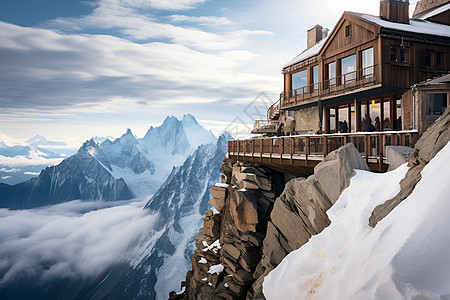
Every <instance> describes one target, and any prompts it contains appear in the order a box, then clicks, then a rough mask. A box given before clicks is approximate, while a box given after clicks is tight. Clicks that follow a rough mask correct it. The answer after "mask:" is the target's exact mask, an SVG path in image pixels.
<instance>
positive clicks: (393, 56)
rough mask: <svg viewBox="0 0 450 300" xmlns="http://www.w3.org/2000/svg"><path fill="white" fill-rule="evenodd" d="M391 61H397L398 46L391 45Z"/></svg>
mask: <svg viewBox="0 0 450 300" xmlns="http://www.w3.org/2000/svg"><path fill="white" fill-rule="evenodd" d="M391 61H397V48H395V47H391Z"/></svg>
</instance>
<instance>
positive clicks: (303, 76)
mask: <svg viewBox="0 0 450 300" xmlns="http://www.w3.org/2000/svg"><path fill="white" fill-rule="evenodd" d="M307 74H308V73H307V71H306V70H304V71H301V72H298V73H294V74H292V90H293V91H294V90H297V95H302V94H303V90H305V93H306V89H300V88H303V87H305V86H307V85H308V81H307Z"/></svg>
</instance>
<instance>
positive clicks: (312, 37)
mask: <svg viewBox="0 0 450 300" xmlns="http://www.w3.org/2000/svg"><path fill="white" fill-rule="evenodd" d="M327 35H328V28H323V27H322V26H321V25H314V27H313V28H311V29H310V30H308V31H307V43H306V47H307V48H308V49H309V48H311V47H312V46H314V45H315V44H317V43H318V42H320V41H321V40H322V39H323V38H326V37H327Z"/></svg>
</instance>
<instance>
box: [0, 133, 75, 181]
mask: <svg viewBox="0 0 450 300" xmlns="http://www.w3.org/2000/svg"><path fill="white" fill-rule="evenodd" d="M28 141H30V142H31V143H28V142H27V141H22V140H19V139H14V138H11V137H9V136H7V135H6V134H4V133H2V132H0V183H7V184H17V183H20V182H24V181H26V180H29V179H31V178H33V177H36V176H37V175H39V173H40V172H41V170H43V169H44V168H46V167H48V166H51V165H56V164H58V163H60V162H61V161H62V160H63V159H64V157H66V156H65V155H64V154H63V153H62V152H61V151H53V148H51V147H55V146H56V145H57V144H58V145H59V143H60V142H53V141H48V140H47V139H46V138H45V137H41V136H36V137H34V138H31V139H29V140H28ZM51 145H53V146H51ZM46 147H50V148H51V150H49V149H47V148H46ZM59 147H61V146H59ZM63 152H66V151H63Z"/></svg>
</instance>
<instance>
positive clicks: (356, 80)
mask: <svg viewBox="0 0 450 300" xmlns="http://www.w3.org/2000/svg"><path fill="white" fill-rule="evenodd" d="M378 74H379V67H378V66H377V65H373V66H369V67H366V68H362V69H358V70H356V71H353V72H350V73H346V74H342V75H339V76H337V77H334V78H330V79H327V80H325V81H321V82H318V83H315V84H312V85H309V86H304V87H300V88H298V89H295V90H291V91H288V92H287V93H284V92H283V93H281V94H280V100H279V107H280V108H281V109H288V108H291V107H295V106H298V105H302V104H307V103H311V102H315V101H318V100H324V99H328V98H331V97H334V96H340V95H344V94H346V93H349V92H356V91H357V90H365V89H368V88H372V87H374V86H375V85H378V84H380V83H381V80H380V76H379V75H378ZM277 103H278V101H277Z"/></svg>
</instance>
